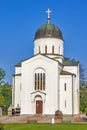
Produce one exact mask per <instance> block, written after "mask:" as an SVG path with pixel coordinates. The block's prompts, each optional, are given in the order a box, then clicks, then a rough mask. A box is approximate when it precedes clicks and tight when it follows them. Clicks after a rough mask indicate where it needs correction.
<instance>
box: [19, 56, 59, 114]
mask: <svg viewBox="0 0 87 130" xmlns="http://www.w3.org/2000/svg"><path fill="white" fill-rule="evenodd" d="M39 67H40V68H44V70H45V72H46V89H45V91H43V92H44V93H45V94H46V100H45V105H44V110H43V113H44V114H54V113H55V111H56V110H57V109H58V91H57V90H58V62H56V61H54V60H51V59H49V58H46V57H44V56H42V55H38V56H35V57H33V58H31V59H29V60H26V61H24V62H23V63H22V95H23V98H22V97H21V114H35V113H34V112H35V110H34V109H35V108H32V107H34V106H35V105H34V104H33V105H32V98H31V93H32V92H35V90H34V71H35V69H37V68H39ZM54 75H55V76H54Z"/></svg>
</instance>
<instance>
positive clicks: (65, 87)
mask: <svg viewBox="0 0 87 130" xmlns="http://www.w3.org/2000/svg"><path fill="white" fill-rule="evenodd" d="M64 90H65V91H66V83H64Z"/></svg>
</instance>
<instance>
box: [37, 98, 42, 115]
mask: <svg viewBox="0 0 87 130" xmlns="http://www.w3.org/2000/svg"><path fill="white" fill-rule="evenodd" d="M42 108H43V103H42V101H41V100H37V101H36V114H42Z"/></svg>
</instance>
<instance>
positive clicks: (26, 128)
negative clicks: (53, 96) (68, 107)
mask: <svg viewBox="0 0 87 130" xmlns="http://www.w3.org/2000/svg"><path fill="white" fill-rule="evenodd" d="M5 129H6V130H87V124H69V123H67V124H38V123H36V124H35V123H34V124H33V123H30V124H28V123H27V124H24V123H23V124H19V123H18V124H5Z"/></svg>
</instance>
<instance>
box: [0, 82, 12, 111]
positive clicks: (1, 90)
mask: <svg viewBox="0 0 87 130" xmlns="http://www.w3.org/2000/svg"><path fill="white" fill-rule="evenodd" d="M0 97H1V103H2V105H3V110H4V112H6V113H7V111H8V107H9V106H10V104H11V103H12V87H11V85H9V84H8V83H5V84H3V85H1V86H0Z"/></svg>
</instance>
